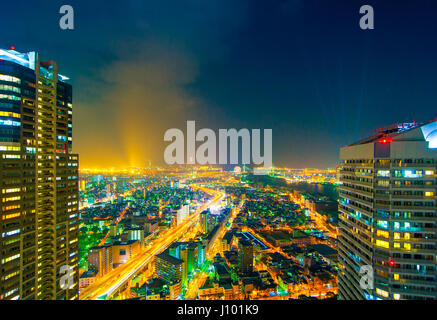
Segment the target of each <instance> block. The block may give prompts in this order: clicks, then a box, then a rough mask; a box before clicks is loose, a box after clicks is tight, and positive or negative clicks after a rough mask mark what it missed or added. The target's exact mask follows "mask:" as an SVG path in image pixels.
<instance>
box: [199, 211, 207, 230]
mask: <svg viewBox="0 0 437 320" xmlns="http://www.w3.org/2000/svg"><path fill="white" fill-rule="evenodd" d="M208 216H209V211H208V210H204V211H202V212H201V213H200V230H201V231H202V233H203V234H207V233H208V231H209V230H208Z"/></svg>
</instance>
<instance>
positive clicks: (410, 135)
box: [338, 122, 437, 300]
mask: <svg viewBox="0 0 437 320" xmlns="http://www.w3.org/2000/svg"><path fill="white" fill-rule="evenodd" d="M340 158H341V165H340V166H341V170H340V179H341V182H342V185H341V186H340V204H339V211H340V212H339V218H340V219H339V220H340V224H339V228H340V238H339V256H340V267H341V272H340V275H339V281H338V286H339V295H340V298H341V299H346V300H347V299H369V300H373V299H393V300H404V299H405V300H410V299H415V300H416V299H436V298H437V269H436V268H437V261H436V255H437V238H436V235H437V207H436V200H437V197H436V196H437V122H429V123H426V124H416V123H412V124H398V125H394V126H391V127H387V128H384V129H381V130H379V132H378V134H376V135H375V136H373V137H370V138H368V139H365V140H362V141H359V142H357V143H354V144H352V145H349V146H346V147H343V148H341V151H340ZM363 266H369V267H364V268H363ZM366 269H367V270H366ZM369 270H371V271H373V278H374V281H373V282H372V281H368V280H369V275H370V276H371V273H369ZM360 271H362V272H361V273H360ZM360 280H362V281H361V285H360Z"/></svg>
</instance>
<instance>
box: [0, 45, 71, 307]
mask: <svg viewBox="0 0 437 320" xmlns="http://www.w3.org/2000/svg"><path fill="white" fill-rule="evenodd" d="M67 80H68V78H67V77H65V76H62V75H60V74H59V73H58V66H57V63H56V62H54V61H49V62H44V61H41V59H40V55H39V54H38V53H36V52H29V53H20V52H17V51H15V50H13V49H10V50H4V49H0V189H1V190H0V203H1V210H0V215H1V221H0V261H1V272H0V275H1V279H0V299H6V300H9V299H77V297H78V269H77V265H78V264H77V262H78V155H77V154H72V153H71V147H72V86H71V85H70V84H68V83H67ZM65 265H66V266H70V267H69V268H68V269H70V270H69V271H68V273H69V275H72V276H73V282H71V281H69V282H68V285H69V286H68V287H69V289H63V288H61V286H60V281H61V278H62V277H63V276H64V274H63V273H62V272H61V270H64V268H65V267H64V268H62V269H61V267H63V266H65Z"/></svg>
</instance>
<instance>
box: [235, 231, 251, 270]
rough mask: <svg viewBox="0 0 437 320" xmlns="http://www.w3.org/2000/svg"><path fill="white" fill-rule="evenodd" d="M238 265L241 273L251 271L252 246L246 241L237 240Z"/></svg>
mask: <svg viewBox="0 0 437 320" xmlns="http://www.w3.org/2000/svg"><path fill="white" fill-rule="evenodd" d="M238 265H239V268H240V271H241V272H243V273H250V272H252V271H253V244H252V242H250V241H249V240H247V239H243V238H241V239H240V240H238Z"/></svg>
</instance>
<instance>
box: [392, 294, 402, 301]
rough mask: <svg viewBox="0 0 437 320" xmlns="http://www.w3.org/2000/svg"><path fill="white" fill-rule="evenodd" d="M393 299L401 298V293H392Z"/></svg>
mask: <svg viewBox="0 0 437 320" xmlns="http://www.w3.org/2000/svg"><path fill="white" fill-rule="evenodd" d="M393 299H394V300H400V299H401V295H400V294H399V293H394V294H393Z"/></svg>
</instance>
